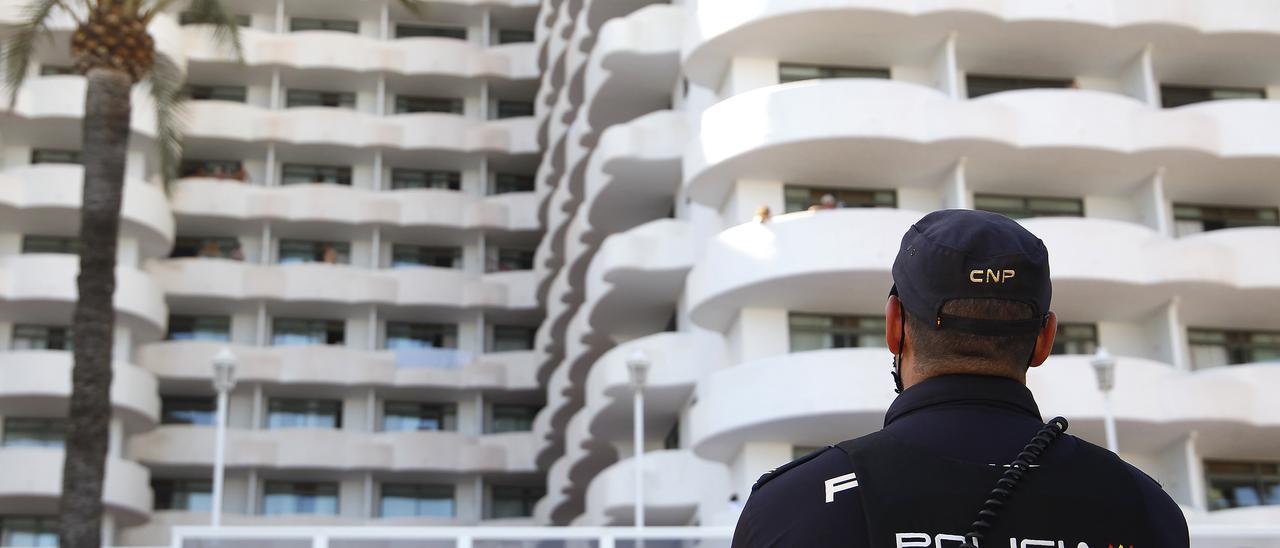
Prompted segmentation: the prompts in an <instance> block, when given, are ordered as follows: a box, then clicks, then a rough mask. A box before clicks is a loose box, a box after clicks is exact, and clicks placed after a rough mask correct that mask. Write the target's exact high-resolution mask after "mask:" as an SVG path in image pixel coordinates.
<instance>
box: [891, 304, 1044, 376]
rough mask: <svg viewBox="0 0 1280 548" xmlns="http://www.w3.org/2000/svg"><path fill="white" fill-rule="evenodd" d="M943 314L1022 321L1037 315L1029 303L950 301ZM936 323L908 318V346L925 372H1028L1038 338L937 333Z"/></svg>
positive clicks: (951, 331) (918, 365) (917, 363)
mask: <svg viewBox="0 0 1280 548" xmlns="http://www.w3.org/2000/svg"><path fill="white" fill-rule="evenodd" d="M942 312H943V313H945V314H950V315H953V316H961V317H965V318H980V319H987V320H1022V319H1026V318H1030V317H1032V316H1033V315H1034V314H1035V312H1034V311H1033V310H1032V309H1031V306H1030V305H1028V304H1026V303H1022V302H1018V301H1009V300H1004V299H956V300H951V301H947V303H946V304H944V305H942ZM933 322H934V318H916V317H912V316H908V317H907V333H908V336H909V337H911V342H910V343H909V344H910V345H911V346H912V349H911V351H912V353H913V354H914V355H915V363H916V367H918V368H920V369H921V371H922V372H927V373H931V374H943V373H983V372H991V371H1005V372H1013V373H1018V374H1021V373H1025V372H1026V370H1027V365H1028V362H1029V359H1030V357H1031V352H1032V351H1033V350H1034V349H1035V344H1036V335H974V334H971V333H964V332H961V331H954V330H947V329H935V328H934V323H933Z"/></svg>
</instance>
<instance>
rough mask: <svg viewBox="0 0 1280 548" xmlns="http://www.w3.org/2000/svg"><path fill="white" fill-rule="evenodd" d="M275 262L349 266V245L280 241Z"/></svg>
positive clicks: (309, 241)
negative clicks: (278, 256)
mask: <svg viewBox="0 0 1280 548" xmlns="http://www.w3.org/2000/svg"><path fill="white" fill-rule="evenodd" d="M277 262H278V263H280V264H302V263H327V264H351V244H350V243H348V242H317V241H314V240H280V260H279V261H277Z"/></svg>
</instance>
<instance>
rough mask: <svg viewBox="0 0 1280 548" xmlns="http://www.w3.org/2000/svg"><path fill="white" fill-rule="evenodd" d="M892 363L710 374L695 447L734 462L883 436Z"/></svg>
mask: <svg viewBox="0 0 1280 548" xmlns="http://www.w3.org/2000/svg"><path fill="white" fill-rule="evenodd" d="M888 357H889V351H888V350H886V349H884V348H851V349H839V350H817V351H812V352H799V353H796V354H783V355H780V356H772V357H768V358H762V359H758V360H753V361H748V362H745V363H740V364H737V365H734V366H733V367H728V368H725V369H721V370H719V371H716V372H714V373H711V374H710V375H708V376H707V377H706V378H705V379H704V380H702V381H701V382H700V383H699V384H698V387H697V398H698V405H696V406H694V407H693V408H692V410H691V411H690V413H689V418H688V424H689V434H688V436H689V438H688V439H689V440H690V442H691V443H690V445H691V447H692V448H693V451H694V453H696V454H697V455H698V456H699V457H702V458H705V459H710V460H715V461H720V462H728V461H729V459H730V458H732V456H733V455H734V453H736V452H737V451H738V450H739V449H740V448H741V447H742V444H744V443H747V442H750V441H785V442H789V443H792V444H794V445H825V444H829V443H833V442H836V441H840V440H843V439H848V438H853V437H857V436H861V435H863V434H869V433H871V432H874V431H876V430H879V429H880V427H881V426H882V425H883V423H884V412H885V410H886V409H888V408H889V404H890V403H891V402H892V401H893V397H894V393H893V384H892V383H891V382H890V381H889V380H888V375H886V374H885V371H887V370H888V366H887V365H886V364H887V363H888V361H887V358H888ZM814 379H822V382H820V383H815V382H813V381H814ZM1095 390H1096V389H1095Z"/></svg>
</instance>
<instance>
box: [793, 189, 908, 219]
mask: <svg viewBox="0 0 1280 548" xmlns="http://www.w3.org/2000/svg"><path fill="white" fill-rule="evenodd" d="M782 192H783V199H784V201H785V205H784V207H785V208H786V213H792V212H796V211H805V210H807V209H809V208H811V207H815V206H818V207H821V203H822V197H823V196H826V195H828V194H830V195H831V197H832V198H835V199H836V204H835V205H836V208H837V209H839V208H846V207H898V193H897V191H894V190H880V189H850V188H826V187H811V186H791V185H787V186H786V188H785V189H783V191H782Z"/></svg>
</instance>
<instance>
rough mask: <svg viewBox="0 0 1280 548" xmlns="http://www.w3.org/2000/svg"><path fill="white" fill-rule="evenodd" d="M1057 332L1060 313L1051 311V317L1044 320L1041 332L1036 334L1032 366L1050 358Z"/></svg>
mask: <svg viewBox="0 0 1280 548" xmlns="http://www.w3.org/2000/svg"><path fill="white" fill-rule="evenodd" d="M1057 333H1058V315H1057V314H1054V313H1053V311H1049V318H1048V319H1047V320H1046V321H1045V322H1044V327H1041V328H1040V333H1039V334H1038V335H1036V352H1035V355H1033V356H1032V357H1031V367H1037V366H1039V365H1040V364H1042V363H1044V361H1045V360H1047V359H1049V353H1051V352H1053V336H1054V335H1056V334H1057Z"/></svg>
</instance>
